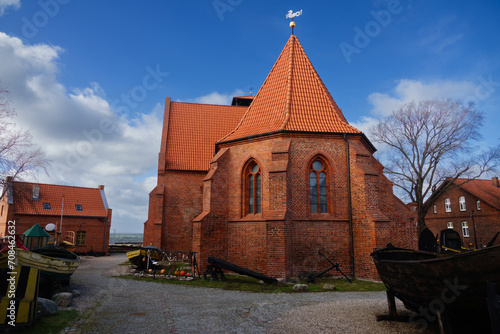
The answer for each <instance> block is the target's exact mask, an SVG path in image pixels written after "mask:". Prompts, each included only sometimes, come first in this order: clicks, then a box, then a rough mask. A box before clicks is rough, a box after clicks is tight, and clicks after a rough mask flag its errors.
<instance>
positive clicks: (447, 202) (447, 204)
mask: <svg viewBox="0 0 500 334" xmlns="http://www.w3.org/2000/svg"><path fill="white" fill-rule="evenodd" d="M444 211H446V212H451V200H450V199H449V198H445V199H444Z"/></svg>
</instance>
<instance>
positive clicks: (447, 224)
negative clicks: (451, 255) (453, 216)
mask: <svg viewBox="0 0 500 334" xmlns="http://www.w3.org/2000/svg"><path fill="white" fill-rule="evenodd" d="M446 228H449V229H451V230H453V222H447V223H446Z"/></svg>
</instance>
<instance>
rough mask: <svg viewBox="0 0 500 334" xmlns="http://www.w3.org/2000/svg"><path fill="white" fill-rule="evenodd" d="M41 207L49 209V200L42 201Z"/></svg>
mask: <svg viewBox="0 0 500 334" xmlns="http://www.w3.org/2000/svg"><path fill="white" fill-rule="evenodd" d="M43 209H44V210H50V203H49V202H44V203H43Z"/></svg>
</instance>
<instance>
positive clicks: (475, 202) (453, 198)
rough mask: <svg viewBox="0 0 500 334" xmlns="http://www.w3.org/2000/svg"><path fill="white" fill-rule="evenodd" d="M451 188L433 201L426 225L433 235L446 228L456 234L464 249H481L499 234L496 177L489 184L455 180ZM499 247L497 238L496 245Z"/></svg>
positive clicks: (499, 188) (499, 194)
mask: <svg viewBox="0 0 500 334" xmlns="http://www.w3.org/2000/svg"><path fill="white" fill-rule="evenodd" d="M445 182H450V181H445ZM454 184H455V185H456V186H455V187H453V188H451V189H450V190H448V191H446V192H445V193H444V194H443V195H441V196H440V197H439V198H438V199H436V200H435V201H434V204H433V205H432V206H431V209H430V210H429V212H428V213H427V215H426V216H425V224H426V226H427V227H428V228H429V229H430V230H431V231H432V232H433V233H434V234H437V233H439V232H440V231H441V230H443V229H446V228H450V229H453V230H455V231H457V232H459V233H460V236H461V237H462V240H463V244H464V246H467V247H470V246H472V247H474V248H480V247H483V246H485V245H486V244H487V243H488V242H489V241H490V240H491V239H492V238H493V237H494V236H495V234H496V233H497V232H500V183H499V181H498V177H494V178H492V179H491V180H467V179H457V180H455V181H454ZM441 186H443V185H441ZM498 244H500V237H499V238H497V240H496V242H495V245H498Z"/></svg>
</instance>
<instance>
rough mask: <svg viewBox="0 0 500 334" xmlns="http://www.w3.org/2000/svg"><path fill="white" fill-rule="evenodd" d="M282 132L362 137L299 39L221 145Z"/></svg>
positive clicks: (289, 46)
mask: <svg viewBox="0 0 500 334" xmlns="http://www.w3.org/2000/svg"><path fill="white" fill-rule="evenodd" d="M280 130H285V131H286V130H289V131H307V132H311V131H312V132H335V133H361V132H360V131H359V130H357V129H355V128H354V127H352V126H350V125H349V123H347V121H346V119H345V117H344V115H343V114H342V111H341V110H340V108H339V107H338V106H337V104H336V103H335V101H334V100H333V98H332V96H331V95H330V93H329V92H328V90H327V89H326V87H325V85H324V83H323V81H322V80H321V78H320V77H319V75H318V73H317V72H316V70H315V69H314V67H313V65H312V64H311V61H310V60H309V58H308V57H307V55H306V53H305V52H304V49H303V48H302V46H301V45H300V43H299V40H298V39H297V37H296V36H295V35H292V36H290V39H289V40H288V42H287V43H286V45H285V47H284V48H283V51H282V52H281V54H280V56H279V57H278V60H277V61H276V63H275V64H274V66H273V68H272V69H271V72H269V74H268V76H267V78H266V80H265V81H264V83H263V84H262V87H261V88H260V90H259V92H258V93H257V95H256V96H255V99H254V100H253V102H252V104H251V105H250V107H249V108H248V110H247V111H246V113H245V115H244V116H243V118H242V119H241V121H240V123H239V124H238V126H237V127H236V129H234V130H233V131H232V132H231V133H229V134H228V135H227V136H225V137H224V138H222V139H221V140H220V142H221V141H230V140H235V139H239V138H244V137H248V136H253V135H258V134H265V133H270V132H276V131H280Z"/></svg>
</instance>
